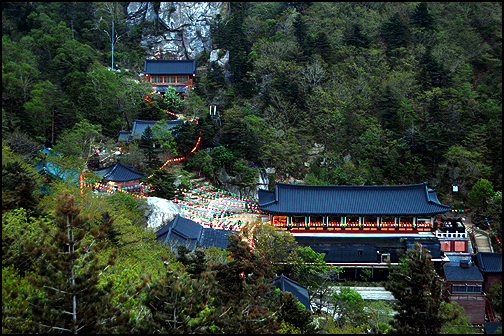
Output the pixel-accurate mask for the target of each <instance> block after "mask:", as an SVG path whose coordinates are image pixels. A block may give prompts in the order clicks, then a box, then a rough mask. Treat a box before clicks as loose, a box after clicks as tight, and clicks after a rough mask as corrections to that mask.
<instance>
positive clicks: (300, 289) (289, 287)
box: [270, 274, 311, 310]
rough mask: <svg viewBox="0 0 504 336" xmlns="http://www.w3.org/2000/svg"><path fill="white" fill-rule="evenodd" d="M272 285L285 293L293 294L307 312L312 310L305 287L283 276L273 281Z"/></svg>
mask: <svg viewBox="0 0 504 336" xmlns="http://www.w3.org/2000/svg"><path fill="white" fill-rule="evenodd" d="M270 283H271V284H273V286H275V287H276V288H278V289H280V290H281V291H283V292H291V293H292V295H294V296H295V297H297V298H298V300H299V302H301V303H302V304H303V305H304V306H305V308H306V309H307V310H310V309H311V308H310V297H309V295H308V289H307V288H306V287H305V286H302V285H300V284H299V283H297V282H296V281H294V280H291V279H289V278H288V277H286V276H284V275H283V274H282V275H280V276H279V277H276V278H275V279H273V280H271V281H270Z"/></svg>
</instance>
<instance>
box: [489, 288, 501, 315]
mask: <svg viewBox="0 0 504 336" xmlns="http://www.w3.org/2000/svg"><path fill="white" fill-rule="evenodd" d="M486 294H487V297H488V299H489V300H490V304H491V305H492V309H493V310H494V311H495V312H497V313H501V314H502V282H500V283H494V284H492V285H491V286H490V289H489V290H488V292H487V293H486Z"/></svg>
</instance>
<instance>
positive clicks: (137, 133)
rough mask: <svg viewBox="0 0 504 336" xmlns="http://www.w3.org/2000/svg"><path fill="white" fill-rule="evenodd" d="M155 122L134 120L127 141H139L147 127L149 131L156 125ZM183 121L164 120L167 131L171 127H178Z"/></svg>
mask: <svg viewBox="0 0 504 336" xmlns="http://www.w3.org/2000/svg"><path fill="white" fill-rule="evenodd" d="M156 122H157V121H156V120H138V119H135V120H134V122H133V128H132V130H131V136H130V138H129V140H135V139H140V138H141V137H142V134H143V132H144V131H145V129H146V128H147V126H149V127H150V128H151V129H152V127H154V125H155V124H156ZM183 122H184V121H183V120H181V119H178V120H166V126H167V128H168V129H170V130H171V129H172V128H173V127H175V126H177V125H180V124H181V123H183Z"/></svg>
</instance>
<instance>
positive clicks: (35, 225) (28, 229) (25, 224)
mask: <svg viewBox="0 0 504 336" xmlns="http://www.w3.org/2000/svg"><path fill="white" fill-rule="evenodd" d="M40 220H42V221H44V222H45V225H49V223H48V222H49V220H48V219H46V218H44V219H37V218H36V217H35V216H34V215H33V213H32V212H31V211H28V210H26V209H23V208H18V209H14V210H10V211H7V212H5V213H3V214H2V267H11V266H12V267H14V269H15V270H16V272H19V274H20V275H21V276H24V275H25V273H26V272H29V271H33V269H34V268H35V266H36V265H34V260H33V258H32V256H31V254H30V252H29V249H28V247H27V245H34V246H37V245H38V244H40V243H41V242H42V234H43V231H42V229H41V228H40V225H39V221H40Z"/></svg>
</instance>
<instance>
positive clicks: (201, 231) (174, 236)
mask: <svg viewBox="0 0 504 336" xmlns="http://www.w3.org/2000/svg"><path fill="white" fill-rule="evenodd" d="M230 232H232V230H221V229H214V228H206V227H203V225H201V224H199V223H196V222H195V221H192V220H190V219H188V218H184V217H181V216H180V215H178V214H177V215H176V216H175V218H174V219H173V220H172V221H171V222H170V223H168V224H167V225H166V226H164V227H162V228H161V229H159V230H158V231H157V233H156V240H158V241H160V242H163V243H167V242H175V243H182V244H185V245H187V247H188V248H190V249H194V248H196V247H210V246H215V247H217V248H221V249H225V248H226V247H227V244H228V243H229V241H228V239H227V235H228V234H229V233H230Z"/></svg>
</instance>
